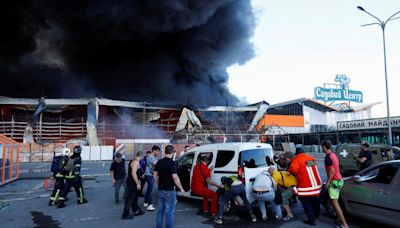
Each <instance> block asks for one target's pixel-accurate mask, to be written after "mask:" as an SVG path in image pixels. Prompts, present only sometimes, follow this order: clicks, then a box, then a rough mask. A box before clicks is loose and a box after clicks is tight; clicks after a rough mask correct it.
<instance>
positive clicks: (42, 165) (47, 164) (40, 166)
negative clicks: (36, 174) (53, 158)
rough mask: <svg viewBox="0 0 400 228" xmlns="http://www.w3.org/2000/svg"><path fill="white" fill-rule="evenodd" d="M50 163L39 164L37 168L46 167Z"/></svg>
mask: <svg viewBox="0 0 400 228" xmlns="http://www.w3.org/2000/svg"><path fill="white" fill-rule="evenodd" d="M48 165H49V164H43V165H40V166H38V167H36V169H41V168H44V167H45V166H48Z"/></svg>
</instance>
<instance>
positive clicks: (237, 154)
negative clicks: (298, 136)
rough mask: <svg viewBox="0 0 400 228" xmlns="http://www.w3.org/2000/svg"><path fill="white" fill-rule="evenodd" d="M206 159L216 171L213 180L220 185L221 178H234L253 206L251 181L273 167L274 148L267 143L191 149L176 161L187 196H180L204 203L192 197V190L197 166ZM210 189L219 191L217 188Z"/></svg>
mask: <svg viewBox="0 0 400 228" xmlns="http://www.w3.org/2000/svg"><path fill="white" fill-rule="evenodd" d="M203 156H208V157H209V160H210V164H209V167H214V168H213V169H212V172H211V179H212V180H213V181H215V182H216V183H217V184H221V177H223V176H232V175H235V176H237V177H239V179H240V180H241V181H242V182H243V183H244V184H245V186H246V193H247V199H248V200H249V202H250V203H251V202H253V201H254V199H253V197H252V196H251V194H250V193H251V188H252V181H251V180H252V179H254V178H255V176H257V175H258V174H259V173H261V172H262V171H264V170H268V168H269V167H270V166H271V165H274V163H273V151H272V146H271V145H270V144H266V143H216V144H208V145H202V146H198V147H195V148H192V149H190V150H188V151H187V152H185V153H184V154H183V155H182V156H181V157H179V158H178V159H177V165H178V176H179V179H180V180H181V184H182V187H183V189H184V190H185V191H186V193H185V194H181V193H178V196H182V197H191V198H197V199H201V198H200V197H198V196H196V195H194V194H192V193H191V190H190V186H191V181H192V176H193V168H194V166H195V165H196V164H197V163H199V162H200V160H201V158H202V157H203ZM209 188H210V189H213V190H215V191H216V190H217V189H216V188H215V187H214V186H209Z"/></svg>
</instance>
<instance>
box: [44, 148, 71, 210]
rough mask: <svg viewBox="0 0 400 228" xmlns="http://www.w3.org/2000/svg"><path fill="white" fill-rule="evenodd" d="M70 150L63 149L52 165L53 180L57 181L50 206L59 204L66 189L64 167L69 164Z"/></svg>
mask: <svg viewBox="0 0 400 228" xmlns="http://www.w3.org/2000/svg"><path fill="white" fill-rule="evenodd" d="M69 152H70V151H69V149H68V148H63V150H62V152H61V153H58V154H56V155H57V156H55V157H54V158H53V162H52V164H51V172H52V173H53V178H54V180H55V184H54V189H53V192H52V193H51V196H50V201H49V206H54V205H55V204H56V203H57V200H58V197H59V196H60V193H61V191H62V189H63V188H64V181H65V178H64V172H63V169H64V166H65V164H66V162H67V159H68V155H69Z"/></svg>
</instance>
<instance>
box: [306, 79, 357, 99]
mask: <svg viewBox="0 0 400 228" xmlns="http://www.w3.org/2000/svg"><path fill="white" fill-rule="evenodd" d="M335 82H339V83H338V84H328V85H331V86H333V88H327V87H326V86H324V87H316V88H315V89H314V97H315V99H316V100H320V101H323V102H330V101H349V102H357V103H362V102H363V93H362V92H361V91H356V90H351V89H349V83H350V82H351V80H350V78H349V77H347V76H346V75H344V74H342V75H336V78H335Z"/></svg>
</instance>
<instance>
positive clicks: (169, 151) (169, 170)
mask: <svg viewBox="0 0 400 228" xmlns="http://www.w3.org/2000/svg"><path fill="white" fill-rule="evenodd" d="M173 156H174V147H172V146H171V145H168V146H166V147H165V157H164V158H163V159H161V160H159V161H158V162H157V164H156V166H155V168H154V174H153V177H154V181H155V184H156V185H157V186H158V208H157V225H156V228H162V227H163V219H164V214H165V223H166V227H173V226H174V213H175V204H176V192H175V185H176V186H177V187H178V188H179V189H180V191H181V192H182V193H184V192H185V191H184V190H183V187H182V185H181V181H180V180H179V177H178V174H177V166H176V164H175V161H173V160H172V157H173Z"/></svg>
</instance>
